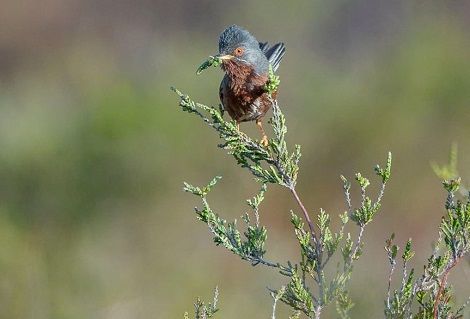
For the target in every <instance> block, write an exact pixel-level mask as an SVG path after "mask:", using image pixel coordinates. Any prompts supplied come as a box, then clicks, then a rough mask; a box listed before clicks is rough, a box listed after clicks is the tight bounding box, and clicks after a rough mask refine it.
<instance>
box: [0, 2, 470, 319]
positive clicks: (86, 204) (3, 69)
mask: <svg viewBox="0 0 470 319" xmlns="http://www.w3.org/2000/svg"><path fill="white" fill-rule="evenodd" d="M233 23H237V24H239V25H242V26H244V27H246V28H247V29H248V30H250V31H251V32H252V33H253V34H254V35H255V36H256V37H257V38H258V40H260V41H261V40H262V41H270V42H276V41H284V42H285V43H286V46H287V54H286V56H285V57H284V60H283V63H282V65H281V67H280V69H279V75H280V76H281V92H280V95H279V96H280V97H279V99H280V105H281V107H282V108H283V110H284V112H285V114H286V117H287V123H288V127H289V133H288V141H289V142H290V145H291V146H293V144H294V143H299V144H302V146H303V148H302V149H303V157H302V160H301V172H300V180H299V184H298V188H299V192H300V194H301V195H302V196H303V198H304V201H305V204H306V206H307V207H308V208H309V209H310V210H311V211H312V212H317V211H318V210H319V209H320V208H321V207H322V208H324V209H326V210H327V212H329V213H331V214H332V215H333V216H337V215H338V214H339V213H342V212H343V211H344V209H345V206H344V203H343V194H342V188H341V181H340V179H339V175H340V174H344V175H345V176H347V177H353V174H354V173H355V172H357V171H361V172H363V173H364V174H365V175H366V176H369V177H371V180H373V182H378V180H377V179H374V177H373V170H372V168H373V167H374V165H375V164H377V163H383V162H384V161H385V159H386V154H387V151H389V150H390V151H392V152H393V155H394V163H393V177H392V180H391V181H390V183H389V185H388V189H387V192H386V195H385V198H384V202H383V210H382V211H381V213H380V215H379V216H378V218H377V219H376V220H375V221H374V222H373V223H372V224H371V225H370V227H369V228H368V229H367V231H366V234H365V239H366V241H367V242H369V243H368V245H367V246H366V247H365V250H364V256H363V258H362V259H361V260H360V261H359V262H358V263H357V266H356V269H355V271H356V274H355V276H354V279H353V281H352V286H351V294H352V297H353V299H354V301H355V303H356V307H355V308H354V310H353V313H352V315H353V318H380V317H382V316H383V299H384V297H385V291H386V276H387V271H388V263H387V259H386V255H385V252H384V250H383V245H384V241H385V239H386V238H387V236H389V235H390V233H392V232H395V233H396V235H397V241H398V243H400V244H401V243H403V242H404V241H406V240H407V239H408V238H409V237H412V238H413V239H414V243H415V247H416V250H417V256H416V258H415V261H414V264H415V266H416V267H418V270H420V271H421V269H422V264H423V263H424V262H425V261H426V257H427V256H428V255H429V254H430V251H431V248H430V243H431V242H432V241H433V240H435V238H436V235H437V226H438V223H439V220H440V217H441V216H442V214H443V213H444V210H443V203H444V199H445V193H444V191H443V190H442V187H441V184H440V181H439V180H438V179H437V178H436V177H435V176H434V174H433V172H432V169H431V167H430V162H431V161H437V162H438V163H445V162H446V161H447V157H448V153H449V149H450V145H451V143H452V142H457V143H458V144H459V168H460V172H461V175H462V177H463V179H464V180H466V181H467V183H470V169H469V167H470V142H469V136H470V125H469V124H470V58H469V57H470V37H469V28H470V2H469V1H464V0H453V1H409V0H397V1H387V0H380V1H376V0H358V1H347V0H334V1H318V0H310V1H296V2H295V3H289V2H286V1H274V2H273V1H267V0H262V1H256V2H253V1H248V0H243V1H230V2H229V1H210V0H203V1H189V0H188V1H184V0H177V1H174V0H173V1H170V0H160V1H150V0H137V1H130V0H114V1H110V0H103V1H93V0H81V1H79V0H44V1H31V0H25V1H15V0H3V1H2V3H1V4H0V308H1V309H2V311H1V312H0V318H9V319H11V318H35V319H36V318H37V319H42V318H71V319H72V318H113V319H115V318H118V319H119V318H181V317H182V314H183V312H184V311H186V310H188V311H192V309H193V308H192V303H193V301H194V298H195V297H196V296H198V295H199V296H202V297H203V298H205V299H207V300H208V299H210V298H211V293H212V289H213V287H214V286H215V285H219V288H220V292H221V297H220V307H221V308H222V311H221V313H220V316H219V317H220V318H250V317H251V318H253V317H256V318H267V317H268V316H269V315H270V311H271V298H270V296H269V295H268V293H267V291H266V287H267V286H270V287H273V288H276V287H279V286H281V285H282V284H285V278H283V277H281V276H279V275H278V274H277V273H276V272H274V271H271V270H268V271H266V270H264V269H262V268H261V267H255V268H253V267H251V266H250V265H248V264H246V263H244V262H242V261H240V260H239V259H238V258H237V257H236V256H234V255H231V254H230V253H228V252H226V251H225V250H224V249H222V248H219V247H215V246H214V245H213V244H212V241H211V238H210V236H209V233H208V231H207V229H206V228H205V227H204V225H203V224H201V223H200V222H197V221H196V219H195V216H194V214H193V207H194V206H195V205H198V204H199V203H198V202H197V199H196V198H193V197H192V196H190V195H188V194H184V193H183V192H182V182H183V181H184V180H186V181H189V182H191V183H194V184H201V185H202V184H205V183H206V182H207V181H208V180H210V179H211V178H212V177H213V176H215V175H223V177H224V178H223V179H222V181H221V182H220V184H219V185H218V186H217V188H216V189H215V190H214V192H213V193H212V194H211V197H210V200H211V201H212V205H213V208H214V209H215V210H216V211H217V212H218V213H220V214H221V215H222V216H223V217H224V218H227V219H229V220H231V219H234V218H239V217H240V216H241V215H242V214H243V213H244V212H245V211H246V210H247V206H246V205H245V204H244V201H245V199H246V198H249V197H251V196H252V195H253V194H254V193H255V192H256V191H257V189H258V185H257V184H256V183H255V182H254V181H253V179H252V177H251V176H250V175H249V173H248V172H246V171H242V170H241V169H239V168H237V167H236V166H235V164H234V161H233V160H232V158H230V157H229V156H227V155H226V154H225V153H224V151H222V150H220V149H217V147H216V144H217V143H218V138H217V136H216V135H215V134H214V133H213V132H212V131H210V130H209V129H208V128H207V127H205V126H203V125H202V123H201V122H200V121H198V120H197V119H196V118H195V117H194V116H189V115H188V114H186V113H183V112H181V110H180V109H179V108H178V99H177V97H176V95H174V94H173V93H172V92H171V91H170V90H169V87H170V86H171V85H175V86H177V87H178V88H180V89H181V90H182V91H183V92H185V93H187V94H190V95H191V96H192V97H193V98H194V99H195V100H197V101H200V102H203V103H206V104H211V105H216V104H217V103H218V86H219V82H220V79H221V77H222V72H221V71H219V70H216V69H211V70H208V71H206V72H204V73H203V75H201V76H199V77H196V75H195V69H196V67H197V66H198V65H199V64H200V63H201V61H203V60H204V59H205V58H206V57H207V56H208V55H210V54H214V53H215V52H216V50H217V41H218V35H219V33H220V32H221V31H222V30H223V29H224V28H225V27H226V26H227V25H229V24H233ZM242 130H244V131H246V132H247V133H248V134H253V136H255V137H258V136H257V132H256V130H255V129H254V125H251V124H244V125H242ZM375 185H377V184H375ZM375 189H376V187H375V188H372V190H375ZM353 195H357V192H356V193H353ZM290 209H297V207H296V206H295V203H294V201H293V200H292V198H291V197H290V194H289V193H287V192H286V191H285V190H283V189H280V188H279V187H270V189H269V192H268V195H267V198H266V201H265V202H264V203H263V206H262V215H261V221H262V222H263V223H264V224H266V225H267V226H268V228H269V230H270V232H269V233H268V237H269V239H268V245H267V249H268V253H267V257H268V258H270V259H274V260H276V259H279V260H280V261H285V259H287V258H290V259H291V260H296V258H297V257H298V256H297V245H296V242H295V240H294V237H293V234H292V231H291V226H290V224H289V210H290ZM351 230H352V231H353V232H354V231H355V229H354V228H352V229H351ZM332 266H333V267H334V265H332ZM450 280H451V281H452V282H454V283H455V284H456V289H457V291H458V292H459V293H458V298H457V302H459V303H461V302H462V301H463V300H464V299H465V298H466V296H468V295H469V290H470V289H469V288H468V287H470V271H469V267H468V264H465V265H464V264H460V267H459V268H458V269H456V270H455V272H454V273H453V274H452V276H451V277H450ZM279 311H280V312H279V318H286V317H287V311H286V307H283V306H280V307H279ZM468 314H469V313H468V312H467V316H468ZM325 318H336V315H335V313H334V311H329V312H327V313H325Z"/></svg>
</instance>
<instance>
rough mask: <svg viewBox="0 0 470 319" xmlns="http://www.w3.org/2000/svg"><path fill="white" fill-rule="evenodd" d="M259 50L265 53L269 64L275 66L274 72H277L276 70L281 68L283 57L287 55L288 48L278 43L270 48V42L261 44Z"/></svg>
mask: <svg viewBox="0 0 470 319" xmlns="http://www.w3.org/2000/svg"><path fill="white" fill-rule="evenodd" d="M259 48H260V49H261V51H262V52H263V53H264V55H266V57H267V58H268V61H269V63H270V64H271V65H272V66H273V71H274V72H276V70H277V69H278V68H279V64H281V60H282V57H283V56H284V54H285V53H286V46H285V45H284V43H282V42H280V43H276V44H275V45H273V46H272V47H270V46H269V45H268V42H260V43H259Z"/></svg>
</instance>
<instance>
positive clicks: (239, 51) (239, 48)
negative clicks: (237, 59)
mask: <svg viewBox="0 0 470 319" xmlns="http://www.w3.org/2000/svg"><path fill="white" fill-rule="evenodd" d="M233 52H234V53H235V55H236V56H240V55H242V54H243V52H245V49H243V48H242V47H238V48H236V49H235V51H233Z"/></svg>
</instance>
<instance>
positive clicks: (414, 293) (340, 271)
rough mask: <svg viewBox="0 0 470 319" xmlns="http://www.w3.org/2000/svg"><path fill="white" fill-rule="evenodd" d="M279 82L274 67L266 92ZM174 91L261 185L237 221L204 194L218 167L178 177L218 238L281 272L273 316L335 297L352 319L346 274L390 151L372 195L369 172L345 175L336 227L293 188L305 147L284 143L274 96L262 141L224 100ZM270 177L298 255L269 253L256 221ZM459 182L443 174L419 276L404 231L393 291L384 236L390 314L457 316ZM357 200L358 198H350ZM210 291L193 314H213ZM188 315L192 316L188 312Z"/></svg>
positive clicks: (467, 210) (318, 306)
mask: <svg viewBox="0 0 470 319" xmlns="http://www.w3.org/2000/svg"><path fill="white" fill-rule="evenodd" d="M215 64H216V63H215ZM211 65H214V61H210V62H207V63H205V64H203V65H202V66H201V67H200V69H199V70H198V72H199V73H200V72H201V71H202V70H203V69H205V68H208V67H209V66H211ZM278 85H279V78H278V77H277V76H276V75H275V74H274V73H273V72H270V76H269V81H268V83H267V85H266V87H265V90H266V92H268V93H270V92H273V91H275V89H276V88H277V86H278ZM172 90H173V91H174V92H175V93H176V94H177V95H178V96H179V98H180V103H179V105H180V107H181V108H182V110H183V111H184V112H187V113H189V114H193V115H196V116H197V117H198V118H200V119H201V120H202V121H203V122H204V123H205V124H206V125H208V126H209V127H210V128H212V129H213V130H214V131H215V132H216V133H217V134H218V135H219V137H220V139H221V141H222V142H221V143H220V144H219V145H218V146H219V148H221V149H224V150H226V151H227V153H228V154H229V155H231V156H232V157H233V158H234V159H235V162H236V163H237V164H238V165H239V166H240V167H241V168H244V169H247V170H248V171H249V172H251V174H252V175H253V177H254V179H255V181H256V182H257V183H259V184H260V191H259V192H258V193H257V194H255V195H254V197H253V198H250V199H248V200H246V204H247V205H248V206H249V208H250V210H251V213H246V214H245V215H244V216H242V217H241V220H242V223H238V222H237V220H234V221H227V220H226V219H224V218H223V217H221V215H220V214H219V213H218V212H217V211H216V210H215V209H213V208H212V206H211V205H210V203H209V199H208V198H209V195H210V192H211V190H212V189H213V188H214V187H215V186H216V184H217V183H218V182H219V181H220V179H221V177H220V176H216V177H214V178H213V179H212V180H211V181H210V182H209V183H208V184H207V185H205V186H195V185H192V184H189V183H184V190H185V191H186V192H188V193H191V194H193V195H195V196H196V197H197V198H199V200H200V202H201V204H200V206H199V207H196V208H195V213H196V217H197V219H198V220H200V221H201V222H203V223H204V224H206V225H207V227H208V230H209V232H210V233H211V235H212V236H213V240H214V243H215V244H216V245H217V246H222V247H224V248H225V249H227V250H229V251H230V252H232V253H233V254H235V255H237V256H239V257H240V258H241V260H244V261H246V262H249V263H250V264H251V265H253V266H257V267H258V266H259V267H261V266H264V267H267V268H271V269H274V270H276V271H277V272H278V273H279V274H280V275H281V276H282V277H283V278H284V279H283V280H284V283H285V284H284V285H279V284H277V285H276V286H279V287H278V288H269V293H270V294H271V296H272V298H273V307H272V315H271V318H273V319H274V318H276V308H277V305H278V303H279V302H281V303H284V304H285V305H287V306H288V307H289V308H290V309H291V310H292V315H291V318H300V317H303V316H305V317H307V318H321V315H322V312H323V310H324V309H325V308H326V307H328V306H331V305H334V306H335V309H336V311H337V313H338V316H339V317H340V318H349V317H350V315H349V313H350V310H351V309H352V307H353V305H354V303H353V301H352V300H351V298H350V296H349V291H348V286H349V282H350V280H351V276H352V275H353V270H354V265H355V262H356V261H357V260H358V259H359V258H360V257H361V254H362V250H363V246H364V244H365V242H364V240H363V235H364V232H365V229H366V228H367V225H368V224H369V223H370V222H372V221H373V220H374V218H375V217H376V216H377V214H378V213H379V212H380V209H381V203H382V199H383V196H384V193H385V188H386V185H387V183H388V181H389V180H390V178H391V167H392V154H391V153H388V156H387V159H386V161H385V163H384V165H383V166H380V165H377V166H376V167H375V168H374V172H375V175H376V177H377V179H378V183H379V184H380V187H379V191H378V193H377V194H374V195H371V194H369V192H368V187H369V186H370V184H371V181H370V180H369V179H368V178H367V177H365V176H364V175H363V174H361V173H357V174H355V176H354V178H353V179H348V178H346V177H344V176H341V181H342V188H343V191H344V199H345V210H344V212H341V213H340V214H338V215H337V218H339V221H340V223H339V226H338V227H337V228H334V227H333V226H332V223H331V220H332V218H334V217H332V215H331V214H329V213H327V212H326V211H325V210H323V209H321V208H320V209H319V210H318V211H316V212H315V215H316V218H314V219H312V218H311V212H310V211H309V210H307V208H306V207H305V205H304V204H303V202H302V200H301V197H300V195H299V194H298V192H297V189H296V185H297V177H298V173H299V161H300V158H301V148H300V146H299V145H295V146H294V148H293V149H292V150H290V149H289V147H288V146H287V143H286V134H287V126H286V120H285V117H284V115H283V113H282V111H281V108H280V107H279V105H278V103H277V101H276V100H274V99H271V102H272V110H273V115H272V118H271V120H270V121H269V123H270V125H271V127H272V131H273V136H272V137H271V138H270V139H269V142H268V145H267V146H263V145H262V144H261V143H260V142H259V141H257V140H254V139H252V138H251V137H249V136H248V135H246V134H245V133H243V132H241V131H240V130H239V129H238V128H237V124H236V122H234V121H230V120H226V119H225V118H224V110H223V107H222V106H218V107H213V106H207V105H204V104H201V103H197V102H195V101H193V100H192V99H191V98H190V97H189V96H188V95H185V94H183V93H182V92H180V91H179V90H177V89H175V88H172ZM450 165H454V164H452V163H451V164H450ZM434 169H435V170H438V171H441V172H448V171H452V169H453V168H452V167H444V166H443V167H439V166H438V165H434ZM454 172H455V169H454ZM271 184H277V185H279V186H282V187H283V188H285V189H286V190H287V191H289V192H290V193H291V194H292V196H293V198H294V199H295V201H296V202H297V204H298V210H299V211H300V215H299V213H298V212H297V211H294V210H292V211H291V212H290V221H291V224H292V230H293V232H294V233H295V236H296V239H297V241H298V247H299V260H296V261H290V260H271V259H269V258H268V257H267V256H266V255H267V250H268V247H266V240H267V236H268V229H267V228H266V227H265V226H264V225H263V224H262V220H261V215H262V214H261V204H262V202H263V200H264V195H265V193H266V192H267V191H268V186H269V185H271ZM459 185H460V179H458V178H456V177H454V178H452V179H448V180H446V181H444V188H445V189H446V191H447V192H448V197H447V201H446V204H445V208H446V212H447V213H446V215H445V216H444V217H443V219H442V222H441V226H440V231H439V238H438V241H437V242H436V245H435V249H434V251H433V253H432V255H431V257H430V258H429V259H428V262H427V264H426V265H425V267H424V273H423V275H422V276H421V277H417V276H416V275H415V270H414V269H411V270H408V268H409V267H408V262H409V260H410V259H411V258H412V257H413V255H414V252H413V251H412V242H411V240H410V241H408V242H407V243H406V245H405V248H404V252H403V254H402V255H401V256H400V257H401V260H402V266H403V271H402V277H403V279H402V281H401V286H400V288H397V289H394V290H393V291H392V287H391V283H392V276H393V274H394V271H395V269H396V265H397V263H398V261H397V259H398V250H399V247H398V246H397V245H395V244H394V243H393V239H394V235H392V236H391V238H390V239H388V240H387V242H386V247H385V250H386V252H387V255H388V259H389V262H390V276H389V285H388V291H387V296H386V300H385V311H384V313H385V317H386V318H459V316H461V314H462V311H463V306H462V307H460V308H457V309H454V308H455V307H453V305H452V299H453V298H452V290H451V288H450V286H449V285H448V283H447V277H448V274H449V272H450V271H451V270H452V269H453V268H454V267H455V266H456V265H457V264H458V263H459V261H460V260H461V259H462V258H463V257H464V255H466V254H468V252H469V249H470V235H469V232H470V201H469V198H468V194H467V199H466V201H462V200H458V199H456V198H455V197H456V192H457V190H458V189H459ZM352 187H358V189H359V190H360V196H359V198H358V199H357V201H356V200H353V199H352V198H351V195H350V194H351V189H352ZM355 202H357V205H354V204H353V203H355ZM286 216H287V214H286ZM335 256H338V258H339V260H340V262H335V263H333V262H332V260H333V259H334V257H335ZM216 296H217V292H216ZM216 300H217V298H215V299H214V303H213V304H209V305H208V306H206V305H204V304H203V303H202V302H201V301H200V300H199V299H198V301H197V302H196V304H195V305H196V315H195V317H196V318H208V317H212V315H213V314H214V313H215V311H216V308H215V303H216ZM464 306H465V305H464ZM185 318H188V315H187V314H186V315H185Z"/></svg>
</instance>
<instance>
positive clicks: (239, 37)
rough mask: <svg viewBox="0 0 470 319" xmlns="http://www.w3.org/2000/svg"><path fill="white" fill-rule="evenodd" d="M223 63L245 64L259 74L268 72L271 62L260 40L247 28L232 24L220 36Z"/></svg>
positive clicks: (220, 56)
mask: <svg viewBox="0 0 470 319" xmlns="http://www.w3.org/2000/svg"><path fill="white" fill-rule="evenodd" d="M217 56H218V57H219V58H220V59H221V60H222V65H223V66H225V67H226V66H227V65H229V64H231V63H235V64H237V65H245V66H249V67H250V68H252V69H254V71H255V72H256V73H258V74H267V73H268V70H269V62H268V59H267V58H266V56H265V55H264V53H263V52H262V51H261V49H260V47H259V42H258V41H257V40H256V38H255V37H254V36H253V35H251V34H250V32H248V31H247V30H245V29H243V28H241V27H239V26H237V25H232V26H229V27H228V28H226V29H225V30H224V31H223V32H222V33H221V34H220V38H219V54H218V55H217Z"/></svg>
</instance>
